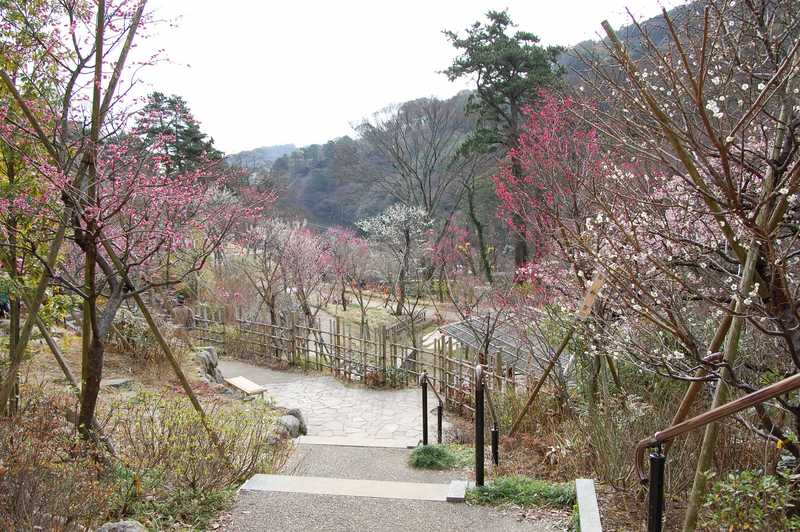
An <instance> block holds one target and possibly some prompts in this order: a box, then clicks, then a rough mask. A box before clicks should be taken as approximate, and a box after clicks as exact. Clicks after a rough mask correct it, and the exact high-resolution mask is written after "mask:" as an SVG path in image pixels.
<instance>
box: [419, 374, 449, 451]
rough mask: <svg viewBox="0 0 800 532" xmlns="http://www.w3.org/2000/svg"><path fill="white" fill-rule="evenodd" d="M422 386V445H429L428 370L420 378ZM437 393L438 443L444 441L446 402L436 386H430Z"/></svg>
mask: <svg viewBox="0 0 800 532" xmlns="http://www.w3.org/2000/svg"><path fill="white" fill-rule="evenodd" d="M419 382H420V386H421V387H422V445H428V383H429V382H430V380H429V379H428V372H427V371H423V372H422V375H421V376H420V378H419ZM430 389H431V391H432V392H433V393H434V395H436V399H437V400H438V401H439V405H438V406H437V407H436V443H442V417H443V416H444V403H443V402H442V398H441V396H440V395H439V394H438V393H437V392H436V388H435V387H434V386H431V387H430Z"/></svg>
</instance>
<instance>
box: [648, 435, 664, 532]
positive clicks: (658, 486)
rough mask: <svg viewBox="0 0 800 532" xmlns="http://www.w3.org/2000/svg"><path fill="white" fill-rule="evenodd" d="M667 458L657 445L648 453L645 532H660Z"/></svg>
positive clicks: (659, 445)
mask: <svg viewBox="0 0 800 532" xmlns="http://www.w3.org/2000/svg"><path fill="white" fill-rule="evenodd" d="M666 461H667V457H666V456H664V454H663V453H662V452H661V444H660V443H658V444H656V446H655V447H654V448H653V452H651V453H650V482H649V486H648V489H647V500H648V503H647V532H661V529H662V526H663V515H664V465H665V463H666Z"/></svg>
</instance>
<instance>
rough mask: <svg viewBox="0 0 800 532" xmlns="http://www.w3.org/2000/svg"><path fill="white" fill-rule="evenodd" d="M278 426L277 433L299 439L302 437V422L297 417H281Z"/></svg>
mask: <svg viewBox="0 0 800 532" xmlns="http://www.w3.org/2000/svg"><path fill="white" fill-rule="evenodd" d="M277 424H278V426H277V427H276V429H277V431H278V432H279V433H282V434H283V435H285V436H286V437H288V438H297V437H298V436H300V420H299V419H297V418H296V417H294V416H289V415H284V416H281V417H279V418H278V421H277Z"/></svg>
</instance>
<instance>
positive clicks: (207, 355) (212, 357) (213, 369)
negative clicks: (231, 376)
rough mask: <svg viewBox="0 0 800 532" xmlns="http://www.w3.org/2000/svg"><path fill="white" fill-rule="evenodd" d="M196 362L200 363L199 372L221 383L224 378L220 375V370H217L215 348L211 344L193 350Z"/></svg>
mask: <svg viewBox="0 0 800 532" xmlns="http://www.w3.org/2000/svg"><path fill="white" fill-rule="evenodd" d="M195 358H196V359H197V363H198V364H200V371H201V374H202V375H204V376H205V377H206V378H207V379H208V380H209V381H211V382H216V383H219V384H222V383H223V382H225V379H223V377H222V372H221V371H220V370H219V367H217V366H218V365H219V358H218V357H217V350H216V349H214V347H212V346H204V347H198V348H197V351H196V352H195Z"/></svg>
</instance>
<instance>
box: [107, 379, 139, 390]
mask: <svg viewBox="0 0 800 532" xmlns="http://www.w3.org/2000/svg"><path fill="white" fill-rule="evenodd" d="M131 386H133V379H127V378H124V377H123V378H121V379H103V380H101V381H100V387H101V388H113V389H115V390H127V389H129V388H130V387H131Z"/></svg>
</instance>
